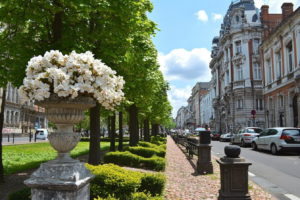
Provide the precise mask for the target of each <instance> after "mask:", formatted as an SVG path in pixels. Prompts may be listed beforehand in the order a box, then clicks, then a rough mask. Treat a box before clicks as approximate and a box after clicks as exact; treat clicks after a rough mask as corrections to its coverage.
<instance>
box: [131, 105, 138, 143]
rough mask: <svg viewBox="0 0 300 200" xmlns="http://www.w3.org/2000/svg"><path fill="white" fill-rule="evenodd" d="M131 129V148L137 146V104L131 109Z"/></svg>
mask: <svg viewBox="0 0 300 200" xmlns="http://www.w3.org/2000/svg"><path fill="white" fill-rule="evenodd" d="M129 118H130V119H129V129H130V140H129V146H136V145H137V138H138V130H137V127H138V126H137V108H136V105H135V104H132V105H131V106H130V107H129Z"/></svg>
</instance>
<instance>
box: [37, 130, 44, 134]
mask: <svg viewBox="0 0 300 200" xmlns="http://www.w3.org/2000/svg"><path fill="white" fill-rule="evenodd" d="M36 134H40V135H44V131H37V132H36Z"/></svg>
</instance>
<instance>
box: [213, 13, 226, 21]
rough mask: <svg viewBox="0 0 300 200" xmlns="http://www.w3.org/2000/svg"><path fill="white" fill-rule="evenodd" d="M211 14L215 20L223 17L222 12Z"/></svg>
mask: <svg viewBox="0 0 300 200" xmlns="http://www.w3.org/2000/svg"><path fill="white" fill-rule="evenodd" d="M211 15H212V19H213V20H214V21H216V20H218V19H222V18H223V17H222V14H216V13H212V14H211Z"/></svg>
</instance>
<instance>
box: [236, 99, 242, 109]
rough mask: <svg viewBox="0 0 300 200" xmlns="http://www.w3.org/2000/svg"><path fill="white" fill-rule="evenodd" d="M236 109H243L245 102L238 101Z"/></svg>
mask: <svg viewBox="0 0 300 200" xmlns="http://www.w3.org/2000/svg"><path fill="white" fill-rule="evenodd" d="M236 108H238V109H240V108H243V100H242V99H239V100H237V104H236Z"/></svg>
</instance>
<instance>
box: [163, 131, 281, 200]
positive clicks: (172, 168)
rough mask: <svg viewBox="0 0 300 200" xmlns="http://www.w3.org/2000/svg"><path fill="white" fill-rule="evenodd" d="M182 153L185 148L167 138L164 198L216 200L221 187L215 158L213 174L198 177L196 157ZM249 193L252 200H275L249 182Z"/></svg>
mask: <svg viewBox="0 0 300 200" xmlns="http://www.w3.org/2000/svg"><path fill="white" fill-rule="evenodd" d="M184 152H185V148H184V147H182V146H177V145H176V144H175V142H174V141H173V140H172V138H171V137H170V136H168V142H167V154H166V159H167V166H166V172H165V175H166V177H167V183H166V187H165V198H166V199H168V200H173V199H174V200H178V199H180V200H193V199H194V200H199V199H218V194H219V192H218V191H219V189H220V187H221V186H220V168H219V165H218V164H217V162H216V159H217V157H214V156H213V157H212V162H213V167H214V174H208V175H198V173H197V168H196V166H197V165H196V163H197V159H198V158H197V157H196V156H194V158H189V157H188V155H187V154H185V153H184ZM249 193H250V195H251V198H252V199H257V200H260V199H272V200H273V199H276V198H275V197H273V196H272V195H270V194H269V193H267V192H266V191H264V190H262V189H261V188H260V187H258V186H257V185H256V184H254V183H253V182H251V181H250V182H249Z"/></svg>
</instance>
